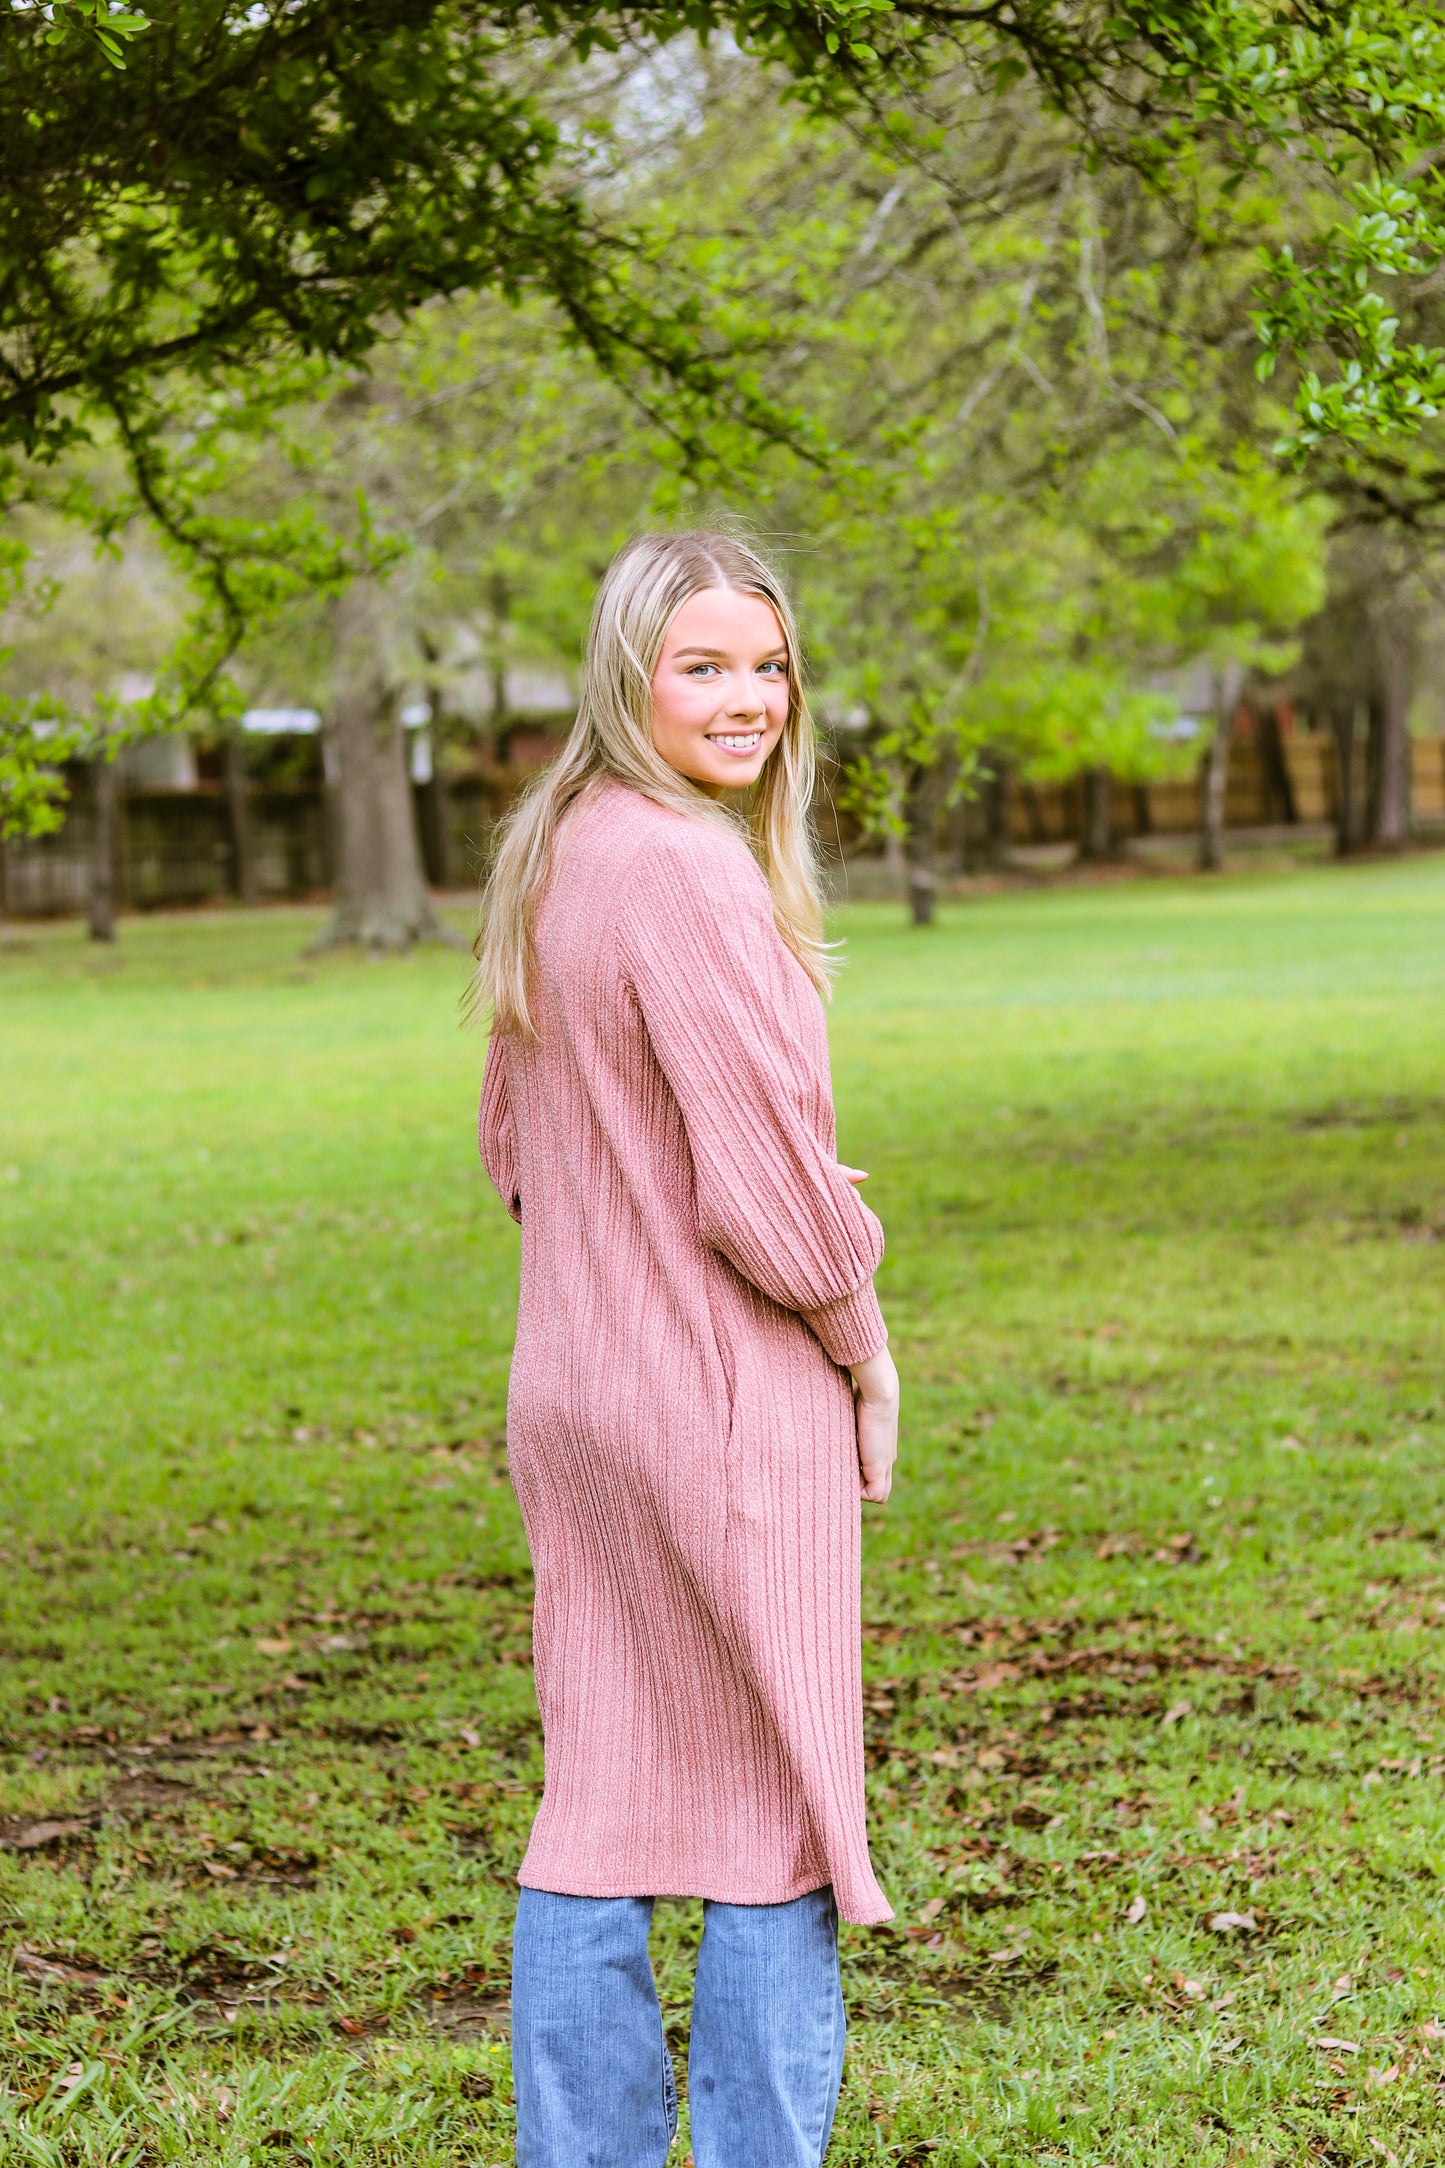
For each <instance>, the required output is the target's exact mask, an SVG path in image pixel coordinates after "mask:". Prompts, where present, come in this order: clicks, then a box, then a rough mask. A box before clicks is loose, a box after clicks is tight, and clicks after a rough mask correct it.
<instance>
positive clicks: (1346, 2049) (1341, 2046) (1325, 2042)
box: [1315, 2033, 1360, 2055]
mask: <svg viewBox="0 0 1445 2168" xmlns="http://www.w3.org/2000/svg"><path fill="white" fill-rule="evenodd" d="M1315 2046H1316V2047H1317V2048H1324V2049H1326V2050H1327V2051H1328V2052H1330V2053H1334V2052H1335V2051H1336V2050H1338V2052H1339V2053H1340V2054H1341V2055H1358V2054H1359V2052H1360V2043H1359V2041H1358V2040H1337V2039H1336V2038H1335V2036H1334V2034H1333V2033H1321V2034H1320V2036H1319V2039H1318V2040H1316V2042H1315Z"/></svg>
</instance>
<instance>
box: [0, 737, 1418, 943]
mask: <svg viewBox="0 0 1445 2168" xmlns="http://www.w3.org/2000/svg"><path fill="white" fill-rule="evenodd" d="M1282 752H1283V758H1284V763H1285V770H1286V776H1287V781H1288V797H1287V799H1286V801H1285V802H1284V803H1283V804H1282V803H1281V790H1280V780H1279V777H1278V775H1277V774H1276V775H1275V776H1274V777H1273V778H1271V776H1270V774H1269V772H1268V771H1267V769H1266V766H1265V763H1264V762H1263V760H1262V759H1261V756H1260V753H1259V749H1258V748H1257V746H1256V745H1255V744H1254V743H1253V742H1251V741H1250V740H1247V739H1236V740H1235V742H1234V744H1233V746H1232V747H1231V751H1230V765H1229V793H1228V800H1227V805H1226V814H1225V818H1226V825H1227V826H1228V827H1230V828H1236V829H1239V828H1258V827H1266V826H1271V825H1283V824H1288V823H1290V822H1295V823H1301V824H1307V823H1319V822H1324V821H1329V820H1332V819H1333V818H1334V817H1335V815H1336V812H1337V809H1338V800H1339V778H1338V773H1337V765H1336V752H1335V744H1334V740H1333V739H1332V738H1328V737H1325V736H1322V735H1298V736H1292V737H1288V738H1285V739H1283V740H1282ZM1360 758H1361V764H1362V765H1361V772H1360V774H1359V775H1358V776H1357V778H1356V782H1357V790H1358V791H1360V792H1362V791H1363V783H1364V777H1363V751H1361V755H1360ZM530 772H531V771H530V770H529V769H526V768H520V767H517V768H498V769H496V770H495V771H493V772H492V773H490V774H488V775H486V776H484V777H482V776H461V777H458V778H455V779H453V780H451V781H448V782H447V783H445V784H442V783H439V782H432V783H427V784H418V785H416V786H415V798H416V810H417V829H418V834H419V836H420V838H421V845H422V856H423V859H424V862H425V865H426V872H427V877H428V879H429V880H430V881H432V882H433V883H434V884H435V885H436V886H438V887H444V888H451V887H465V886H468V885H470V884H471V883H473V882H475V880H476V879H477V876H478V873H479V870H480V867H481V863H482V858H483V854H484V850H485V843H486V837H487V835H488V833H489V831H490V830H491V828H492V827H493V826H494V825H495V823H496V821H497V818H498V816H499V815H500V813H501V812H502V811H503V809H504V808H505V806H506V805H507V804H509V803H510V801H511V799H512V798H513V797H514V796H515V794H516V792H517V790H518V789H519V788H520V787H521V785H522V783H523V782H524V781H525V780H526V778H527V775H528V774H529V773H530ZM1411 791H1412V810H1413V818H1414V821H1415V824H1416V826H1417V827H1428V826H1430V825H1431V824H1433V823H1439V822H1445V738H1414V739H1412V741H1411ZM1082 800H1083V789H1082V783H1081V781H1080V780H1079V779H1077V778H1075V779H1074V780H1072V781H1070V782H1067V783H1059V784H1024V785H1021V786H1020V787H1019V788H1018V789H1017V790H1016V791H1014V792H1013V794H1012V800H1011V807H1010V822H1009V824H1010V833H1011V837H1012V841H1013V842H1014V843H1015V844H1018V845H1026V844H1042V843H1066V842H1069V841H1073V840H1076V839H1077V838H1078V836H1079V835H1080V833H1081V830H1082V824H1083V804H1082ZM1357 802H1358V799H1357ZM247 804H248V826H249V830H250V841H251V854H252V865H253V869H254V880H255V886H256V891H257V893H258V894H259V895H260V896H262V897H265V898H272V899H279V898H285V897H290V898H297V897H304V896H312V895H318V894H321V893H323V892H324V891H325V890H327V889H328V888H329V887H330V886H331V883H332V879H333V852H332V843H331V821H330V809H329V801H328V798H327V794H326V791H325V789H324V787H323V786H322V785H321V784H319V783H306V784H299V785H293V786H291V787H286V788H280V787H275V786H271V785H256V784H253V785H252V787H251V789H250V791H249V792H248V799H247ZM120 805H121V819H120V822H119V849H118V854H117V856H118V864H117V867H116V900H117V902H118V903H120V904H122V905H128V906H129V907H131V908H132V909H139V910H146V909H155V908H157V907H159V906H161V905H178V904H180V905H184V904H196V903H210V902H214V901H218V900H220V899H222V898H224V897H226V896H231V895H235V894H236V893H237V892H238V888H239V879H238V861H237V854H236V847H235V837H234V833H233V830H232V825H231V817H230V812H229V809H228V805H227V800H226V796H225V793H224V791H223V790H222V789H221V788H220V787H219V786H218V785H215V784H203V785H202V787H201V788H200V789H197V790H172V791H161V790H126V791H124V792H122V794H121V800H120ZM1113 818H1114V830H1115V833H1116V835H1118V836H1119V837H1121V838H1125V839H1127V838H1129V837H1134V836H1141V835H1160V836H1165V835H1182V834H1187V833H1188V832H1189V831H1190V830H1191V829H1192V828H1193V827H1194V826H1195V825H1196V823H1197V821H1198V818H1199V792H1198V786H1197V784H1196V783H1195V782H1194V781H1193V780H1184V781H1180V782H1174V783H1148V784H1139V785H1129V784H1116V785H1115V787H1114V791H1113ZM94 819H95V816H94V807H93V803H92V800H91V796H90V789H89V781H88V777H87V776H86V775H85V773H84V771H79V772H77V774H76V776H75V778H74V787H73V789H72V793H71V797H70V799H69V802H68V805H67V810H66V818H65V821H64V824H63V825H62V826H61V827H60V828H59V829H58V830H57V831H56V832H55V833H54V834H53V835H49V836H40V837H37V838H34V839H29V838H27V839H25V840H22V841H15V840H13V839H12V840H11V841H10V842H9V843H8V844H7V843H5V842H0V914H3V915H5V916H10V917H38V916H43V915H47V914H58V913H63V912H71V911H83V910H84V909H85V907H86V904H87V902H88V900H89V895H90V866H91V851H92V842H93V836H94Z"/></svg>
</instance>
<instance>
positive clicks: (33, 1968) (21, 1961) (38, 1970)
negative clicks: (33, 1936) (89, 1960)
mask: <svg viewBox="0 0 1445 2168" xmlns="http://www.w3.org/2000/svg"><path fill="white" fill-rule="evenodd" d="M10 1962H11V1963H12V1964H13V1965H14V1967H15V1970H16V1971H17V1972H23V1973H24V1974H25V1976H26V1978H27V1979H31V1980H70V1981H73V1982H74V1983H75V1985H76V1986H78V1987H98V1986H99V1985H100V1983H101V1981H102V1980H104V1978H105V1974H104V1973H103V1972H87V1971H86V1970H85V1968H84V1966H82V1965H72V1964H71V1963H70V1962H69V1960H68V1959H66V1958H64V1957H45V1956H42V1954H41V1952H40V1951H39V1950H26V1949H17V1950H15V1951H13V1952H12V1953H11V1959H10Z"/></svg>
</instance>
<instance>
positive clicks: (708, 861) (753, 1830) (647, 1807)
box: [481, 784, 891, 1923]
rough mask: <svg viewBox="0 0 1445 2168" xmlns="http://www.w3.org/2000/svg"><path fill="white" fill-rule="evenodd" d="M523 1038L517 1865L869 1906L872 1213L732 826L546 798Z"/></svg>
mask: <svg viewBox="0 0 1445 2168" xmlns="http://www.w3.org/2000/svg"><path fill="white" fill-rule="evenodd" d="M536 947H537V970H536V978H535V985H534V993H535V1004H536V1005H535V1021H536V1023H537V1027H538V1038H537V1039H536V1040H535V1041H531V1040H525V1039H522V1038H521V1037H519V1036H517V1035H506V1036H503V1035H501V1034H494V1035H493V1038H492V1041H491V1044H490V1046H489V1048H488V1051H487V1064H486V1073H485V1080H484V1083H483V1087H482V1106H481V1148H482V1156H483V1158H484V1160H485V1162H486V1165H487V1169H488V1171H489V1173H490V1174H491V1177H492V1180H493V1181H494V1182H495V1184H496V1186H497V1189H498V1192H499V1194H500V1195H501V1197H502V1199H503V1202H504V1203H505V1204H506V1206H507V1208H508V1210H509V1211H510V1212H511V1213H512V1215H513V1216H514V1218H516V1219H518V1220H520V1222H521V1228H522V1276H521V1299H520V1307H519V1315H518V1323H517V1341H516V1349H515V1353H514V1357H513V1362H512V1374H511V1385H510V1390H509V1394H508V1402H507V1446H508V1459H509V1463H510V1467H511V1472H512V1479H513V1482H514V1484H515V1486H516V1491H517V1496H518V1499H519V1501H520V1504H521V1508H522V1514H523V1518H524V1520H525V1522H526V1528H527V1537H528V1541H529V1544H530V1546H531V1552H532V1561H533V1566H534V1569H535V1576H536V1604H535V1618H534V1637H533V1647H534V1652H535V1662H536V1682H537V1697H538V1701H539V1703H540V1706H541V1712H542V1724H543V1731H544V1737H545V1759H546V1776H545V1784H544V1789H543V1796H542V1804H541V1807H540V1809H539V1811H538V1814H537V1818H536V1822H535V1824H534V1826H533V1829H532V1836H531V1842H530V1844H529V1846H528V1848H527V1854H526V1858H525V1859H524V1861H523V1863H522V1868H521V1875H520V1879H521V1881H522V1882H523V1883H524V1884H526V1885H528V1886H530V1887H532V1888H535V1889H545V1890H555V1891H561V1892H564V1893H570V1894H573V1895H578V1896H591V1897H613V1896H665V1895H671V1896H693V1897H712V1898H719V1899H722V1900H724V1901H726V1902H730V1903H736V1904H779V1903H783V1902H785V1901H787V1900H789V1899H791V1898H793V1897H798V1896H801V1895H802V1894H803V1893H804V1892H805V1891H807V1890H811V1889H818V1888H821V1887H822V1886H823V1885H824V1884H827V1883H831V1884H832V1886H833V1889H834V1892H835V1894H836V1897H837V1902H838V1907H839V1910H840V1912H841V1913H842V1915H843V1917H844V1918H845V1919H849V1920H855V1921H859V1922H864V1923H869V1922H876V1921H880V1920H885V1919H888V1918H890V1917H891V1911H890V1908H889V1905H888V1903H887V1900H886V1899H885V1898H884V1896H883V1894H882V1891H881V1890H880V1889H879V1887H878V1884H877V1882H876V1880H875V1879H874V1875H873V1869H872V1866H871V1864H870V1862H869V1858H868V1844H867V1837H866V1832H865V1827H864V1792H863V1707H862V1683H861V1657H860V1632H859V1517H860V1488H861V1486H860V1477H859V1471H858V1456H857V1439H856V1419H855V1412H854V1403H853V1393H852V1385H851V1381H850V1379H849V1378H848V1376H847V1373H846V1369H845V1367H844V1366H845V1365H847V1364H849V1363H854V1362H859V1361H862V1360H863V1359H864V1358H865V1357H867V1356H869V1355H872V1354H874V1353H876V1352H877V1350H878V1349H879V1348H880V1347H882V1346H883V1344H884V1342H885V1340H886V1339H887V1334H886V1332H885V1330H884V1325H883V1319H882V1316H881V1314H880V1311H879V1308H878V1302H877V1298H876V1296H875V1295H874V1292H873V1283H872V1275H873V1271H874V1268H875V1267H876V1265H877V1263H878V1260H879V1258H880V1256H881V1255H882V1249H883V1237H882V1230H881V1229H880V1227H879V1224H878V1222H877V1220H876V1219H875V1218H874V1216H873V1214H872V1213H871V1212H870V1211H869V1210H868V1208H867V1206H866V1205H865V1204H864V1203H863V1202H862V1200H861V1198H860V1197H859V1196H858V1193H857V1191H856V1189H855V1188H854V1187H853V1186H852V1184H851V1183H850V1182H849V1181H848V1180H847V1178H846V1177H845V1176H844V1175H843V1173H842V1172H841V1170H840V1169H839V1166H838V1162H837V1155H836V1150H835V1143H834V1121H833V1103H832V1092H831V1086H830V1081H829V1071H828V1042H827V1032H826V1028H825V1024H824V1017H823V1008H822V1004H821V1002H820V1000H819V997H818V995H817V993H816V991H815V989H814V988H813V986H812V985H811V983H810V982H809V980H808V978H807V975H806V974H805V973H804V971H803V970H802V968H801V966H800V965H799V964H798V962H797V961H796V959H795V958H794V957H793V956H792V954H791V953H790V952H789V950H788V949H787V948H786V947H785V946H784V944H783V942H782V940H781V938H780V937H779V935H778V932H777V929H776V927H775V925H774V923H773V915H772V908H771V901H770V897H769V893H768V888H767V884H766V882H765V880H764V878H763V876H762V874H761V872H760V870H759V868H758V866H757V865H756V863H755V862H754V860H753V858H752V855H751V853H750V852H749V851H748V849H747V846H746V844H745V843H744V842H743V840H742V839H741V837H740V836H738V835H736V834H735V833H731V832H729V831H727V830H726V829H724V828H722V827H721V826H720V825H719V824H716V823H714V822H712V821H709V820H706V819H703V818H694V817H690V816H688V815H686V814H682V813H676V812H672V811H670V810H668V809H667V808H664V807H662V806H659V805H656V804H654V803H653V802H652V801H651V800H650V799H647V798H644V797H643V796H642V795H641V794H640V793H638V792H636V791H632V790H629V789H626V788H625V787H623V786H622V785H620V784H606V785H603V786H600V787H595V788H594V790H593V791H592V792H591V793H590V794H589V795H588V796H586V797H584V799H583V800H582V801H581V802H580V803H579V804H578V805H577V806H576V807H574V808H573V810H572V811H571V812H570V813H569V814H568V816H567V817H566V819H565V821H564V823H563V826H562V829H561V832H560V834H559V838H558V842H557V847H556V850H555V852H554V861H553V867H552V872H551V876H550V879H549V882H548V886H547V891H546V895H545V898H544V900H543V903H542V906H541V908H540V910H539V912H538V917H537V924H536Z"/></svg>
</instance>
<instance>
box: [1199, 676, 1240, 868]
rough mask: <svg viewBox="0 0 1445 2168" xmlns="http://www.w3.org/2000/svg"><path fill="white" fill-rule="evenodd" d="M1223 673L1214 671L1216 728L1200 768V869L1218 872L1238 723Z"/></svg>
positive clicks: (1222, 850) (1222, 856)
mask: <svg viewBox="0 0 1445 2168" xmlns="http://www.w3.org/2000/svg"><path fill="white" fill-rule="evenodd" d="M1231 705H1232V703H1231V702H1230V701H1229V699H1228V698H1227V697H1226V688H1225V683H1224V677H1223V673H1222V672H1220V671H1218V670H1216V672H1215V673H1214V729H1213V731H1212V733H1211V734H1210V739H1209V743H1208V745H1207V746H1206V747H1205V749H1204V760H1203V763H1202V765H1201V767H1200V771H1199V870H1200V872H1201V873H1218V872H1219V870H1220V868H1221V867H1222V866H1223V864H1224V808H1225V799H1226V793H1227V791H1228V789H1229V736H1230V731H1231V730H1232V728H1233V725H1234V717H1233V715H1232V714H1231V712H1230V709H1231Z"/></svg>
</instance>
